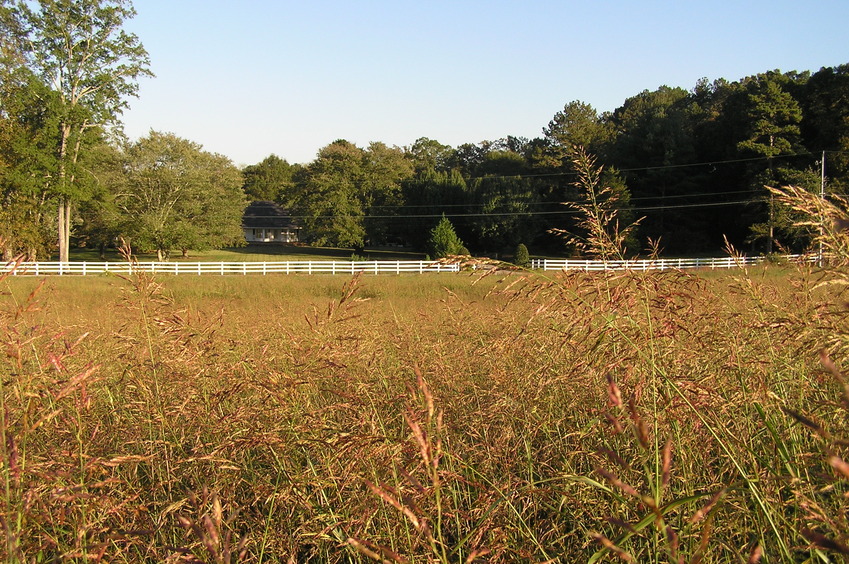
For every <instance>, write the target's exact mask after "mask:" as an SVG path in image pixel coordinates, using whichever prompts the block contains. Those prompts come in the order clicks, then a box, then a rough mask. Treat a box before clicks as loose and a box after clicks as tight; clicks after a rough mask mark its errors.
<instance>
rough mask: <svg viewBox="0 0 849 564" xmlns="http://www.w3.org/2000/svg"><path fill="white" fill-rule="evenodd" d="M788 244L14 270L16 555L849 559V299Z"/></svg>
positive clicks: (3, 394)
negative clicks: (532, 262) (533, 262)
mask: <svg viewBox="0 0 849 564" xmlns="http://www.w3.org/2000/svg"><path fill="white" fill-rule="evenodd" d="M775 272H776V271H775V270H770V271H751V272H749V273H744V272H739V273H737V274H736V275H735V276H733V277H732V276H725V277H713V278H702V277H698V276H691V275H687V274H683V273H674V272H671V273H662V274H644V273H620V274H610V275H604V274H593V275H586V274H563V275H558V276H554V277H551V278H545V277H542V276H541V275H537V274H526V275H522V274H512V275H509V276H501V275H493V276H489V277H486V278H483V279H479V278H475V277H473V276H469V275H466V274H461V275H456V276H455V275H447V276H445V275H442V276H432V277H423V278H419V277H363V278H356V279H352V280H346V279H344V278H337V277H319V278H306V277H304V278H298V277H291V278H288V277H265V278H260V277H256V278H254V277H233V278H229V277H223V278H220V279H219V278H210V279H208V278H191V279H189V278H171V277H164V278H151V277H147V276H144V275H141V276H140V277H137V278H131V279H127V280H122V279H117V278H94V279H84V280H83V279H70V278H68V279H59V278H52V279H50V280H49V281H47V282H46V283H45V284H44V286H43V287H41V288H40V289H38V288H37V286H36V285H37V282H36V281H33V280H24V279H11V278H8V279H6V280H4V281H2V288H4V290H5V293H6V295H5V296H4V297H3V304H2V308H0V311H2V326H0V339H2V343H3V350H4V351H5V356H4V359H3V361H2V364H0V377H2V389H0V398H2V402H3V404H2V406H0V412H2V413H3V414H4V416H3V418H2V429H0V432H2V436H3V437H4V440H2V441H0V457H2V478H3V487H2V493H1V494H0V498H2V499H0V516H1V517H2V523H0V525H2V529H3V532H4V536H5V541H4V543H3V544H2V548H0V551H1V552H2V554H0V558H3V559H4V560H6V561H10V562H62V561H110V562H112V561H117V562H142V561H146V562H220V563H223V562H237V561H238V562H308V561H314V562H347V561H370V560H378V561H385V562H516V561H528V562H544V561H551V562H576V561H584V560H596V559H607V560H613V561H615V560H619V559H623V560H630V561H635V562H741V561H743V562H745V561H746V560H749V561H751V562H757V561H761V562H784V561H788V562H789V561H802V560H804V559H806V558H814V559H816V558H818V557H819V556H818V555H819V554H822V555H824V556H823V557H822V558H821V561H828V560H826V558H839V557H840V556H839V555H840V554H841V551H842V550H844V547H845V545H846V544H847V543H849V536H847V535H849V526H847V523H846V518H845V516H844V508H845V501H844V492H845V491H847V490H846V479H847V478H849V476H847V475H846V474H847V473H848V472H849V470H846V466H845V463H844V462H843V461H844V460H845V459H846V458H845V452H844V451H845V450H846V444H847V443H846V442H845V439H846V438H849V434H847V433H846V409H847V407H849V400H847V399H846V397H849V396H847V395H846V392H845V391H844V390H845V388H844V384H843V376H842V372H841V368H840V367H841V366H842V364H843V363H844V362H845V350H844V348H843V346H842V343H843V342H845V336H846V335H847V334H849V332H847V328H846V326H845V323H846V317H845V305H844V303H845V302H844V301H843V300H842V294H841V293H840V291H841V290H839V289H837V288H836V287H835V286H833V285H829V286H822V285H821V284H820V285H819V286H818V283H819V282H820V279H819V277H821V276H825V275H827V274H823V273H821V272H819V271H817V272H808V271H799V270H791V269H783V270H781V271H780V275H779V276H776V275H774V273H775ZM764 273H766V274H764ZM821 350H825V351H827V354H825V355H823V356H822V357H820V351H821ZM825 555H831V556H825Z"/></svg>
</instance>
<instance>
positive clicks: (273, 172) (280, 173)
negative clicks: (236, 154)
mask: <svg viewBox="0 0 849 564" xmlns="http://www.w3.org/2000/svg"><path fill="white" fill-rule="evenodd" d="M299 168H300V167H299V166H298V165H291V164H289V163H288V162H287V161H286V160H285V159H281V158H280V157H278V156H277V155H269V156H268V157H266V158H265V159H263V160H262V162H260V163H258V164H255V165H250V166H246V167H245V168H244V169H243V170H242V174H243V175H244V177H245V185H244V186H243V187H242V189H243V190H244V192H245V195H246V196H247V197H248V199H250V200H254V201H265V202H277V203H278V204H281V205H283V206H284V207H286V208H291V206H292V204H293V203H294V198H295V182H294V177H295V175H296V173H297V171H298V169H299Z"/></svg>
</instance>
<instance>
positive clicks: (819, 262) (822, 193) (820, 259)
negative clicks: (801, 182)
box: [817, 151, 826, 268]
mask: <svg viewBox="0 0 849 564" xmlns="http://www.w3.org/2000/svg"><path fill="white" fill-rule="evenodd" d="M820 165H821V166H820V209H821V210H822V211H823V213H822V214H821V216H822V217H820V249H819V257H818V260H817V266H819V267H820V268H822V263H823V256H822V239H823V237H824V236H825V220H826V218H825V151H823V152H822V161H821V162H820Z"/></svg>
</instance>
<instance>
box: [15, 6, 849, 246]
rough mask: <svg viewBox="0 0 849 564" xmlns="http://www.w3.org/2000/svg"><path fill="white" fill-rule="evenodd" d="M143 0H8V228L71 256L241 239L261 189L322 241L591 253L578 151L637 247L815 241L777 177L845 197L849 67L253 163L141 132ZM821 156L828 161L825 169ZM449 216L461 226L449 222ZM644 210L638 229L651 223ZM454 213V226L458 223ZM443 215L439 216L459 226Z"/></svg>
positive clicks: (770, 74)
mask: <svg viewBox="0 0 849 564" xmlns="http://www.w3.org/2000/svg"><path fill="white" fill-rule="evenodd" d="M134 14H135V12H134V9H133V7H132V4H131V3H130V2H129V1H128V0H39V1H37V2H13V1H10V0H0V241H2V242H3V249H2V251H3V253H4V255H5V256H6V257H7V258H8V257H9V256H12V255H15V254H19V253H25V254H28V255H29V256H31V257H45V256H50V255H53V254H54V253H56V252H58V255H59V258H60V260H63V261H64V260H67V258H68V250H69V248H70V247H71V246H72V245H76V246H87V247H99V248H101V249H104V248H105V247H107V246H109V245H113V244H114V243H115V241H116V240H118V239H119V238H124V239H125V240H127V241H130V242H131V243H132V245H133V246H134V248H136V249H138V250H143V251H149V252H156V253H157V254H158V255H159V256H160V258H167V255H168V254H169V253H171V252H174V251H180V252H183V253H186V252H188V251H189V250H195V249H205V248H210V247H223V246H232V245H237V244H239V243H241V242H243V237H242V232H241V228H240V223H241V215H242V211H243V210H244V207H245V205H246V204H247V202H249V201H250V200H268V201H275V202H277V203H279V204H281V205H283V206H284V207H286V208H287V209H289V210H290V211H291V213H292V215H293V218H294V219H295V220H296V221H297V222H298V223H300V224H301V225H302V227H303V233H304V234H305V237H306V238H307V240H308V242H310V243H313V244H316V245H334V246H345V247H352V248H355V249H360V248H363V247H365V246H367V245H402V246H407V247H412V248H415V249H419V250H425V249H426V248H427V246H428V244H429V242H431V243H432V241H430V240H429V238H430V236H431V234H432V232H433V230H434V229H435V227H436V226H437V225H438V224H441V223H443V221H446V222H448V223H449V224H450V226H451V228H452V229H453V230H454V231H455V232H456V236H457V239H458V241H462V245H461V247H462V248H463V249H471V251H472V252H474V253H476V254H477V253H480V254H497V253H502V252H505V251H506V252H511V251H512V250H513V249H515V248H516V247H517V245H519V244H525V245H527V246H528V247H530V248H531V249H532V250H533V251H536V252H551V253H567V254H580V253H582V252H585V249H586V245H584V244H582V241H583V242H585V241H586V240H587V239H588V238H590V237H592V233H590V232H589V231H588V230H587V228H586V224H585V222H583V220H582V216H581V213H580V212H581V209H582V206H586V205H587V203H588V197H589V198H590V199H591V200H592V198H594V195H593V194H590V195H589V196H588V195H587V192H586V190H584V188H583V187H582V186H581V183H580V178H579V176H580V175H579V173H580V171H579V170H578V168H576V164H575V162H576V161H575V158H574V156H575V154H576V151H581V152H586V154H589V155H593V162H594V163H596V165H597V171H596V172H598V182H599V188H600V192H599V194H600V197H603V198H609V204H608V207H615V209H616V217H617V221H622V222H623V224H628V225H632V224H634V229H631V230H629V231H628V237H627V240H623V244H625V245H626V246H627V248H628V249H629V251H630V252H633V253H637V252H640V251H642V250H644V249H645V248H646V247H647V246H648V245H650V244H654V245H659V247H660V248H662V249H665V250H666V251H667V252H670V253H700V252H710V251H716V250H718V249H720V248H721V247H722V246H723V245H724V240H725V238H727V239H728V240H729V241H731V242H732V243H733V244H735V245H736V246H738V247H740V248H745V249H747V250H750V251H753V252H773V251H777V250H781V249H787V250H801V249H804V248H805V246H806V245H807V244H808V241H809V234H808V233H806V232H804V231H802V230H799V229H797V228H796V227H794V222H793V218H792V216H791V214H790V212H789V211H788V210H786V209H783V208H782V207H781V206H780V205H779V204H777V203H776V202H775V201H774V200H772V199H771V198H770V196H769V194H770V193H769V191H768V190H766V188H765V187H766V186H781V185H788V184H793V185H796V186H801V187H803V188H805V189H807V190H809V191H812V192H819V190H820V189H821V187H822V185H823V173H824V177H825V183H824V184H825V189H826V191H827V192H828V193H829V194H842V193H844V192H845V191H846V189H845V185H846V183H847V174H849V65H841V66H838V67H828V68H822V69H820V70H819V71H816V72H809V71H806V72H789V73H783V72H780V71H767V72H764V73H761V74H757V75H754V76H750V77H746V78H743V79H740V80H738V81H734V82H732V81H728V80H725V79H719V80H714V81H709V80H707V79H703V80H701V81H699V82H698V83H697V84H696V85H695V86H693V87H692V88H691V89H689V90H686V89H684V88H680V87H668V86H662V87H660V88H658V89H656V90H654V91H648V90H646V91H643V92H641V93H639V94H637V95H635V96H632V97H630V98H628V99H627V100H625V101H624V103H623V104H622V105H621V106H620V107H619V108H617V109H615V110H614V111H612V112H604V113H599V112H598V111H596V110H595V109H594V108H593V107H592V106H591V105H589V104H587V103H585V102H582V101H573V102H570V103H568V104H566V105H565V106H564V108H563V109H562V110H561V111H558V112H557V113H556V114H555V115H554V116H553V118H552V119H551V121H550V122H549V123H548V124H547V126H545V127H543V128H542V135H541V136H539V137H537V138H534V139H526V138H521V137H514V136H507V137H504V138H502V139H498V140H489V141H481V142H478V143H465V144H462V145H459V146H457V147H452V146H449V145H445V144H442V143H440V142H439V141H437V140H434V139H428V138H424V137H423V138H420V139H418V140H416V141H415V142H414V143H412V144H411V145H410V146H407V147H395V146H388V145H386V144H384V143H381V142H372V143H370V144H369V145H368V146H367V147H358V146H357V145H355V144H353V143H350V142H348V141H346V140H337V141H334V142H332V143H330V144H328V145H327V146H326V147H324V148H322V149H321V150H320V151H319V152H318V154H317V156H316V158H315V159H314V160H313V161H312V162H310V163H306V164H290V163H288V162H287V161H286V160H285V159H282V158H280V157H278V156H276V155H273V154H272V155H270V156H269V157H267V158H266V159H264V160H263V161H262V162H260V163H257V164H254V165H250V166H247V167H245V168H244V169H242V170H239V169H237V168H236V167H235V166H234V165H233V164H232V162H231V161H230V160H229V159H227V158H226V157H224V156H222V155H216V154H213V153H209V152H207V151H204V150H203V147H202V146H201V145H200V144H198V143H196V142H193V141H189V140H186V139H181V138H179V137H177V136H175V135H172V134H169V133H164V132H156V131H151V132H150V133H149V134H148V136H146V137H144V138H142V139H139V140H135V141H129V140H127V139H125V138H124V137H123V136H122V134H121V129H120V126H121V121H120V117H121V112H122V110H123V109H124V108H126V106H127V103H128V100H129V99H130V98H132V97H134V96H136V95H137V93H138V80H139V79H140V78H142V77H146V76H153V75H152V72H151V70H150V61H149V59H148V55H147V52H146V51H145V49H144V47H143V46H142V44H141V41H140V40H139V38H138V37H136V36H135V35H133V34H130V33H127V32H126V31H125V29H124V24H125V22H126V21H127V20H128V19H129V18H132V17H133V15H134ZM823 161H824V162H825V166H823ZM443 218H444V220H443ZM634 222H636V224H635V223H634ZM444 227H445V225H443V227H442V228H444ZM442 228H441V229H442Z"/></svg>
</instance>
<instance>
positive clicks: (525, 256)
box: [513, 243, 531, 268]
mask: <svg viewBox="0 0 849 564" xmlns="http://www.w3.org/2000/svg"><path fill="white" fill-rule="evenodd" d="M513 264H515V265H516V266H521V267H522V268H528V267H530V266H531V255H530V253H528V248H527V247H526V246H525V244H524V243H519V244H518V245H517V246H516V252H515V253H514V255H513Z"/></svg>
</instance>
